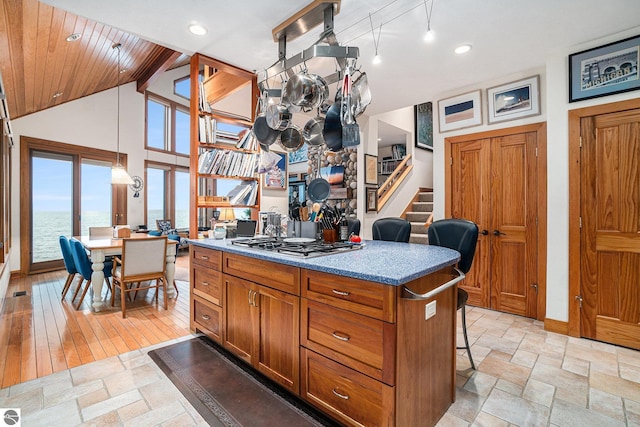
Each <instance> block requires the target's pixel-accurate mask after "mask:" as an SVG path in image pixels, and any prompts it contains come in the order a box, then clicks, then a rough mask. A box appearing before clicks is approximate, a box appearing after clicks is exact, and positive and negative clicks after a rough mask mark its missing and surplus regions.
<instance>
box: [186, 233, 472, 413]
mask: <svg viewBox="0 0 640 427" xmlns="http://www.w3.org/2000/svg"><path fill="white" fill-rule="evenodd" d="M190 244H191V245H190V257H191V258H190V260H191V273H190V275H191V276H190V279H191V288H192V289H191V290H192V292H191V316H190V317H191V329H192V330H193V331H200V332H203V333H205V334H206V335H207V336H209V337H210V338H211V339H213V340H214V341H216V342H218V343H219V344H221V345H222V346H224V347H225V348H226V349H227V350H229V351H231V352H232V353H234V354H235V355H236V356H238V357H239V358H240V359H242V360H244V361H245V362H246V363H248V364H250V365H252V366H253V367H254V368H255V369H256V370H258V371H259V372H261V373H262V374H264V375H265V376H267V377H268V378H270V379H271V380H273V381H275V382H276V383H278V384H280V385H281V386H283V387H285V388H286V389H288V390H289V391H291V392H292V393H294V394H296V395H299V396H300V397H301V398H303V399H304V400H306V401H307V402H309V403H310V404H312V405H314V406H316V407H317V408H319V409H320V410H322V411H324V412H326V413H327V414H329V415H330V416H332V417H333V418H335V419H336V420H338V421H340V422H341V423H343V424H345V425H366V426H425V425H432V424H435V423H436V422H437V421H438V419H440V417H441V416H442V415H443V414H444V413H445V412H446V410H447V408H448V407H449V405H450V404H451V403H452V402H453V400H454V399H455V333H456V324H455V323H456V295H457V292H456V286H455V284H456V283H457V281H459V280H460V277H459V275H458V273H457V271H456V270H455V269H453V268H452V266H453V265H454V264H455V263H456V262H457V261H458V260H459V256H460V255H459V254H458V252H456V251H453V250H450V249H446V248H441V247H435V246H426V245H416V244H406V243H395V242H382V241H366V242H365V243H364V245H362V246H361V247H359V248H357V249H356V250H350V251H346V252H341V253H337V254H329V255H323V256H318V257H300V256H292V255H289V254H282V253H277V252H273V251H268V250H261V249H256V248H247V247H242V246H236V245H232V244H231V242H230V240H213V239H201V240H190Z"/></svg>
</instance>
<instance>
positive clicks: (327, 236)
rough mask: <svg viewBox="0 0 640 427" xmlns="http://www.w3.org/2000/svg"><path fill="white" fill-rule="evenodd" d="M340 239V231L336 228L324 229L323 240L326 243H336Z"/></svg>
mask: <svg viewBox="0 0 640 427" xmlns="http://www.w3.org/2000/svg"><path fill="white" fill-rule="evenodd" d="M337 239H338V231H337V230H336V229H335V228H323V229H322V240H324V242H325V243H335V242H336V240H337Z"/></svg>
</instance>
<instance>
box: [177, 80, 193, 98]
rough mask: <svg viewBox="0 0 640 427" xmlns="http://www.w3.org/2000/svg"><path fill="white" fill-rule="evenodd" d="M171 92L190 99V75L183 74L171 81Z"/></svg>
mask: <svg viewBox="0 0 640 427" xmlns="http://www.w3.org/2000/svg"><path fill="white" fill-rule="evenodd" d="M173 93H175V94H176V95H178V96H181V97H183V98H185V99H191V77H190V76H184V77H182V78H180V79H176V80H174V81H173Z"/></svg>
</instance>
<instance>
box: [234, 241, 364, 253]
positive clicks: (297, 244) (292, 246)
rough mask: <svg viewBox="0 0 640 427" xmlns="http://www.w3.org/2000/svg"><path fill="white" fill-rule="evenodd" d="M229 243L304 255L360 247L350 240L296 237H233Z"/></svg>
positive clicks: (336, 251)
mask: <svg viewBox="0 0 640 427" xmlns="http://www.w3.org/2000/svg"><path fill="white" fill-rule="evenodd" d="M231 244H232V245H237V246H244V247H248V248H253V249H259V250H264V251H271V252H278V253H282V254H287V255H295V256H305V257H316V256H322V255H330V254H335V253H340V252H346V251H352V250H357V249H360V248H361V245H358V244H354V243H351V242H335V243H325V242H323V241H321V240H313V239H306V238H296V237H291V238H281V237H250V238H246V239H234V240H232V241H231Z"/></svg>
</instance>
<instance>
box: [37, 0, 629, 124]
mask: <svg viewBox="0 0 640 427" xmlns="http://www.w3.org/2000/svg"><path fill="white" fill-rule="evenodd" d="M310 1H311V0H286V1H283V0H235V1H212V0H180V1H175V0H110V1H97V0H94V1H87V0H45V3H49V4H51V5H53V6H56V7H60V8H62V9H66V10H69V11H71V12H73V13H76V14H78V15H81V16H85V17H87V18H90V19H93V20H96V21H99V22H102V23H104V24H107V25H110V26H113V27H116V28H119V29H122V30H124V31H127V32H130V33H133V34H136V35H139V36H141V37H143V38H145V39H148V40H150V41H153V42H156V43H159V44H162V45H164V46H167V47H170V48H172V49H175V50H178V51H181V52H184V53H187V54H192V53H195V52H200V53H203V54H205V55H208V56H211V57H214V58H216V59H219V60H222V61H225V62H229V63H231V64H234V65H237V66H240V67H242V68H245V69H248V70H260V69H264V68H266V67H269V66H270V65H272V64H273V63H274V62H275V61H276V60H277V57H278V45H277V43H276V42H274V41H273V38H272V35H271V31H272V29H273V28H274V27H276V26H278V25H279V24H280V23H281V22H283V21H285V20H286V19H287V18H288V17H289V16H291V15H292V14H294V13H296V12H297V11H298V10H300V9H302V8H303V7H304V6H306V5H307V4H308V3H310ZM431 1H433V2H434V4H433V11H432V18H431V27H432V29H433V30H434V31H435V34H436V39H435V41H434V42H432V43H431V44H427V43H425V42H424V41H423V40H422V38H423V35H424V33H425V32H426V27H427V13H426V11H425V3H424V2H423V1H422V0H343V1H342V4H341V9H340V13H339V14H338V15H337V16H336V17H335V26H334V29H335V33H336V35H337V38H338V41H339V42H340V44H341V45H348V46H357V47H359V48H360V59H359V64H360V65H361V66H362V69H363V71H366V73H367V77H368V81H369V84H370V87H371V91H372V94H373V101H372V103H371V105H370V106H369V107H368V109H367V112H366V113H367V114H370V115H371V114H378V113H382V112H387V111H391V110H395V109H398V108H401V107H406V106H410V105H414V104H418V103H421V102H425V101H435V99H433V98H434V96H437V95H438V94H441V93H443V92H447V91H452V90H455V88H459V87H464V86H472V85H474V84H478V85H479V84H480V83H481V82H484V81H489V80H495V79H497V78H499V77H501V76H508V75H510V74H514V73H518V72H521V71H526V70H529V69H533V68H537V67H543V66H544V64H545V61H546V59H547V58H548V57H549V56H550V55H553V54H554V53H558V54H563V55H564V54H565V53H566V52H568V51H569V52H570V51H573V49H575V47H576V46H580V45H583V44H584V43H588V42H589V41H591V40H596V39H599V38H602V37H606V36H608V35H611V34H615V33H619V32H621V31H625V30H629V29H632V28H637V27H638V25H639V22H640V19H639V17H640V0H607V1H602V0H538V1H536V2H531V1H525V0H484V1H480V0H429V1H428V2H427V5H429V4H430V3H431ZM369 13H371V19H372V21H373V27H374V28H375V31H374V32H375V34H376V36H377V32H378V28H379V27H380V24H382V29H381V32H380V41H379V49H378V53H379V54H380V55H381V56H382V58H383V62H382V64H380V65H377V66H374V65H372V64H371V59H372V58H373V56H374V51H375V48H374V36H373V34H372V31H371V30H372V28H371V23H370V21H369ZM192 22H198V23H201V24H203V25H204V26H205V27H207V28H208V30H209V32H208V34H207V35H206V36H204V37H198V36H194V35H192V34H190V33H189V32H188V31H187V25H188V24H189V23H192ZM321 29H322V28H321V27H316V28H313V29H311V30H310V31H309V32H308V33H307V34H306V35H304V36H302V37H300V38H298V39H296V40H294V41H291V42H289V43H288V45H287V56H288V57H290V56H291V55H294V54H296V53H299V52H300V51H302V50H304V49H306V48H308V47H309V46H311V45H312V44H313V43H314V42H315V41H316V39H317V38H318V36H319V34H320V32H321ZM461 43H470V44H472V45H473V49H472V51H471V52H470V53H468V54H466V55H463V56H458V55H455V54H454V53H453V49H454V47H455V46H457V45H459V44H461ZM123 54H126V46H124V47H123ZM309 68H310V69H311V68H312V64H309Z"/></svg>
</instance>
